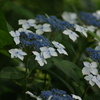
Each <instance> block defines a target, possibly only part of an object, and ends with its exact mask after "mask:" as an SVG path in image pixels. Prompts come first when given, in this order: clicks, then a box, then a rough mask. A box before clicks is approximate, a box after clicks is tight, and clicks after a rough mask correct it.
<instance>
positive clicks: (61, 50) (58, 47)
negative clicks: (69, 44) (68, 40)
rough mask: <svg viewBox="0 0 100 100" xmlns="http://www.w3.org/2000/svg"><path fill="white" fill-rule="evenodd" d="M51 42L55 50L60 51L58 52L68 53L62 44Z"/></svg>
mask: <svg viewBox="0 0 100 100" xmlns="http://www.w3.org/2000/svg"><path fill="white" fill-rule="evenodd" d="M52 44H53V45H54V46H55V47H56V48H57V51H58V52H59V53H60V54H65V55H68V53H67V52H66V51H65V50H64V48H65V47H64V46H63V45H62V44H60V43H58V42H56V41H53V42H52Z"/></svg>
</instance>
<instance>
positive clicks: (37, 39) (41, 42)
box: [19, 32, 50, 51]
mask: <svg viewBox="0 0 100 100" xmlns="http://www.w3.org/2000/svg"><path fill="white" fill-rule="evenodd" d="M19 46H20V47H21V48H25V47H29V48H31V49H34V50H37V51H39V50H40V47H44V46H46V47H48V46H50V41H49V40H48V39H47V38H45V37H44V36H42V35H38V34H35V33H31V32H28V33H27V34H26V33H25V32H20V44H19Z"/></svg>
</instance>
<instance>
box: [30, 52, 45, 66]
mask: <svg viewBox="0 0 100 100" xmlns="http://www.w3.org/2000/svg"><path fill="white" fill-rule="evenodd" d="M32 53H33V54H34V55H36V57H35V60H37V62H38V63H39V65H40V66H44V64H47V61H46V60H45V58H44V57H43V54H42V53H38V52H37V51H32Z"/></svg>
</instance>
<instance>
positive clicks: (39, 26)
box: [34, 24, 43, 29]
mask: <svg viewBox="0 0 100 100" xmlns="http://www.w3.org/2000/svg"><path fill="white" fill-rule="evenodd" d="M42 27H43V26H42V25H41V24H39V25H36V26H34V28H35V29H41V28H42Z"/></svg>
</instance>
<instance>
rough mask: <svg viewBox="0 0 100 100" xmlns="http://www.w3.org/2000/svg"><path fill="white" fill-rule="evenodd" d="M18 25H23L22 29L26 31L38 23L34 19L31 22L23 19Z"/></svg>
mask: <svg viewBox="0 0 100 100" xmlns="http://www.w3.org/2000/svg"><path fill="white" fill-rule="evenodd" d="M18 24H19V25H22V27H23V28H24V29H28V28H30V27H31V26H32V27H34V26H35V25H36V21H35V20H34V19H29V20H23V19H21V20H19V21H18Z"/></svg>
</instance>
